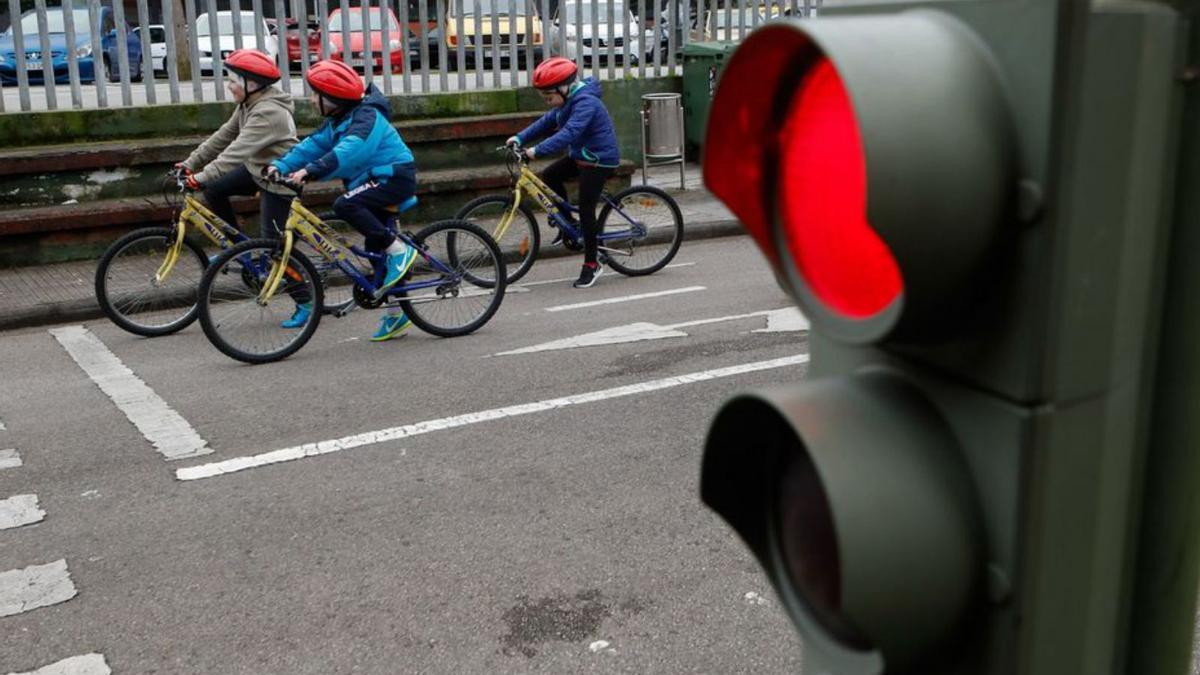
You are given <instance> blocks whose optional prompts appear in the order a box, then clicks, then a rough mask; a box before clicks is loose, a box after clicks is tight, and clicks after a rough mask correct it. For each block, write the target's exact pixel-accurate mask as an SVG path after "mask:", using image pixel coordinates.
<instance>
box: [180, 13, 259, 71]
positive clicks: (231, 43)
mask: <svg viewBox="0 0 1200 675" xmlns="http://www.w3.org/2000/svg"><path fill="white" fill-rule="evenodd" d="M239 14H240V15H241V16H240V17H239V21H238V27H239V28H240V29H241V33H242V48H243V49H258V50H260V51H263V52H266V53H267V55H268V56H270V57H271V58H275V56H276V55H277V54H278V53H279V41H278V40H276V39H275V36H274V35H271V31H270V28H269V27H268V26H267V22H266V21H263V20H262V19H259V21H262V26H261V28H260V29H261V31H262V36H263V40H262V43H261V44H260V43H259V41H258V36H257V35H256V34H255V32H254V30H255V29H254V13H253V12H245V11H243V12H239ZM233 19H234V12H217V13H216V23H217V49H218V50H219V51H220V52H221V58H222V59H224V58H225V57H227V56H229V53H230V52H232V51H233V50H235V49H237V42H236V40H235V38H234V31H233V26H234V24H233ZM192 34H193V35H195V36H196V48H197V49H199V50H200V72H202V73H211V72H212V68H213V58H212V50H213V39H212V38H213V36H212V28H211V25H210V23H209V16H208V14H207V13H206V14H201V15H200V16H198V17H196V23H195V24H194V25H193V26H192Z"/></svg>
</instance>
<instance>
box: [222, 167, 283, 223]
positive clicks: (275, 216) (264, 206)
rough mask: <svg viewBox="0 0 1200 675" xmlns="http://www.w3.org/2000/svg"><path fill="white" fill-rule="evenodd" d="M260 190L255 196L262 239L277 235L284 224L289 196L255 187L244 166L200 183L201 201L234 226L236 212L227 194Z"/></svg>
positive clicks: (244, 194) (238, 194)
mask: <svg viewBox="0 0 1200 675" xmlns="http://www.w3.org/2000/svg"><path fill="white" fill-rule="evenodd" d="M255 192H261V193H262V196H261V197H259V200H258V208H259V217H260V218H261V219H262V227H261V230H260V232H261V235H260V236H262V237H263V238H266V239H278V238H279V236H280V234H281V233H282V232H283V227H284V225H286V224H287V218H288V212H289V211H291V208H292V198H291V197H288V196H287V195H277V194H275V193H273V192H267V191H266V190H263V189H261V188H260V187H258V183H255V182H254V179H253V178H252V177H251V176H250V171H249V170H248V169H247V168H246V167H245V166H239V167H238V168H236V169H234V170H233V171H230V172H229V173H227V174H225V175H224V176H221V177H220V178H218V179H216V180H214V181H213V182H211V183H209V184H208V185H206V186H204V201H205V202H207V203H208V207H209V208H210V209H212V211H213V213H215V214H217V215H218V216H220V218H221V220H224V221H225V222H227V223H229V224H230V225H233V226H235V227H238V221H237V215H236V214H235V213H234V212H233V204H231V203H229V198H230V197H234V196H238V197H246V196H249V195H252V194H254V193H255Z"/></svg>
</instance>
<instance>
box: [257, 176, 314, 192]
mask: <svg viewBox="0 0 1200 675" xmlns="http://www.w3.org/2000/svg"><path fill="white" fill-rule="evenodd" d="M263 178H265V179H266V181H267V182H268V183H272V184H274V185H282V186H283V187H285V188H287V189H289V190H291V191H293V192H295V193H296V194H300V193H301V192H303V191H304V183H297V182H296V181H293V180H288V179H287V177H286V176H284V175H283V174H281V173H268V174H266V175H264V176H263Z"/></svg>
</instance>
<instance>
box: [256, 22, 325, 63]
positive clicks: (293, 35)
mask: <svg viewBox="0 0 1200 675" xmlns="http://www.w3.org/2000/svg"><path fill="white" fill-rule="evenodd" d="M266 21H267V26H268V27H269V28H270V29H271V34H272V35H274V36H276V39H278V37H279V26H278V25H277V24H278V22H277V21H276V20H275V19H267V20H266ZM286 22H287V23H286V26H287V55H288V62H289V63H291V64H292V65H299V64H300V58H301V57H302V56H303V54H301V53H300V22H298V21H296V20H295V19H287V20H286ZM305 40H306V41H307V42H308V62H309V63H312V62H313V61H316V60H317V59H319V58H321V26H320V25H319V24H318V23H317V22H315V21H309V22H308V24H307V26H306V27H305Z"/></svg>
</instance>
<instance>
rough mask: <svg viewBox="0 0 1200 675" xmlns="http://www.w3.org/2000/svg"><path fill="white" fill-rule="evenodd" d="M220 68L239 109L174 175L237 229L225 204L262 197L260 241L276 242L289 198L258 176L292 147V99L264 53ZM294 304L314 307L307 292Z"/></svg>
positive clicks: (240, 54) (232, 58)
mask: <svg viewBox="0 0 1200 675" xmlns="http://www.w3.org/2000/svg"><path fill="white" fill-rule="evenodd" d="M224 66H225V70H226V71H227V72H228V73H229V84H228V85H227V87H228V89H229V94H230V96H232V97H233V100H234V101H235V102H236V103H237V104H238V105H237V108H236V109H234V111H233V115H231V116H230V117H229V120H228V121H227V122H225V124H223V125H221V128H220V129H218V130H217V131H216V133H214V134H213V135H212V136H209V137H208V139H207V140H205V141H204V142H203V143H201V144H200V147H198V148H196V149H195V150H194V151H193V152H192V154H191V155H189V156H188V158H187V159H185V160H184V161H182V162H180V163H178V164H176V165H175V169H176V170H177V171H179V172H181V174H182V175H183V176H186V178H187V186H188V187H189V188H191V189H192V190H203V191H204V201H205V202H206V203H207V204H208V206H209V208H211V209H212V211H213V213H215V214H216V215H217V216H218V217H219V218H220V219H221V220H224V221H225V222H226V223H229V224H230V225H234V226H237V225H238V221H237V215H236V214H235V213H234V211H233V205H232V204H231V203H230V202H229V198H230V197H232V196H234V195H240V196H248V195H253V194H255V193H256V192H257V193H260V195H261V196H260V197H259V218H260V220H261V221H262V223H261V230H260V232H261V236H263V237H266V238H268V239H277V238H279V236H280V233H281V232H282V231H283V227H284V225H285V224H286V223H287V217H288V211H289V209H290V208H291V202H292V198H291V195H290V194H289V193H288V191H287V189H286V188H283V187H280V186H278V185H271V184H270V183H268V182H266V181H264V180H263V179H262V178H260V177H259V174H260V172H261V171H262V169H263V168H265V167H266V165H267V163H268V162H270V161H271V160H273V159H276V158H278V157H279V156H281V155H283V154H284V153H286V152H287V151H288V150H289V149H291V148H292V146H294V145H295V144H296V122H295V121H294V120H293V119H292V112H293V106H292V97H291V96H290V95H288V94H286V93H284V92H283V91H282V90H281V89H280V88H279V87H277V86H275V83H276V82H278V81H279V78H280V73H279V68H278V67H276V65H275V61H274V60H273V59H272V58H271V57H270V56H267V55H266V54H264V53H263V52H260V51H257V50H254V49H238V50H235V51H234V52H232V53H231V54H230V55H229V56H228V57H227V58H226V59H225V61H224ZM293 299H294V300H296V302H297V304H298V305H305V306H308V307H310V308H311V307H312V298H310V297H308V295H307V291H297V292H296V293H295V294H294V295H293ZM298 319H299V320H298ZM306 320H307V315H304V316H293V317H292V318H291V319H289V320H287V321H285V322H284V323H283V325H284V327H286V328H295V327H298V326H302V325H304V322H305V321H306Z"/></svg>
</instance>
